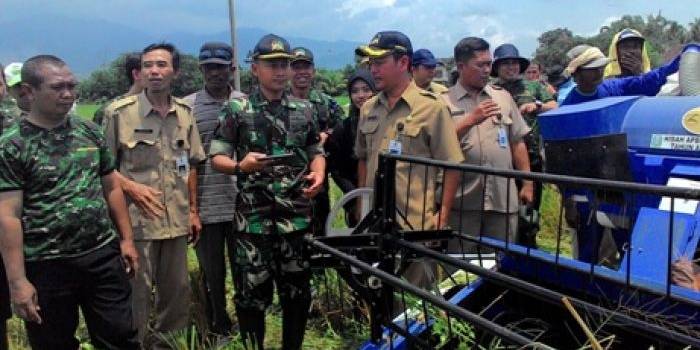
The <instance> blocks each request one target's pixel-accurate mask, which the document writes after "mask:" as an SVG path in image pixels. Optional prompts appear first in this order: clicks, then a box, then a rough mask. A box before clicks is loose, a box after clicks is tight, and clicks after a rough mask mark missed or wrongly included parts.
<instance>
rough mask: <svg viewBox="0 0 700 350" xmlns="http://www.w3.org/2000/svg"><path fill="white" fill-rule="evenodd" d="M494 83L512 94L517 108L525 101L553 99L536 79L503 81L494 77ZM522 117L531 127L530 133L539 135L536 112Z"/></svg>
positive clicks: (545, 101) (543, 101)
mask: <svg viewBox="0 0 700 350" xmlns="http://www.w3.org/2000/svg"><path fill="white" fill-rule="evenodd" d="M494 85H497V86H500V87H502V88H503V89H504V90H506V91H508V92H509V93H510V95H511V96H513V100H515V104H516V105H518V108H520V106H522V105H524V104H526V103H531V102H535V101H540V102H542V103H547V102H549V101H554V96H552V94H550V93H549V92H548V91H547V89H546V88H545V87H544V85H542V84H541V83H539V82H537V81H528V80H525V79H518V80H516V81H503V80H501V79H496V81H495V82H494ZM523 118H525V121H526V122H527V125H528V126H529V127H530V128H532V134H533V135H539V128H538V126H537V114H534V113H530V114H523Z"/></svg>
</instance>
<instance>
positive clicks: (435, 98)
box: [418, 89, 438, 100]
mask: <svg viewBox="0 0 700 350" xmlns="http://www.w3.org/2000/svg"><path fill="white" fill-rule="evenodd" d="M418 93H419V94H421V95H422V96H426V97H430V98H432V99H433V100H437V99H438V94H436V93H434V92H430V91H427V90H423V89H419V91H418Z"/></svg>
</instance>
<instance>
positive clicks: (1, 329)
mask: <svg viewBox="0 0 700 350" xmlns="http://www.w3.org/2000/svg"><path fill="white" fill-rule="evenodd" d="M6 95H7V82H6V80H5V72H4V67H3V66H2V64H0V104H3V103H4V101H5V96H6ZM0 108H1V107H0ZM10 122H11V119H10V117H9V116H8V115H6V111H5V110H3V109H0V135H1V134H2V131H3V130H4V129H5V128H7V127H8V126H9V125H10ZM10 317H12V310H11V309H10V290H9V288H8V286H7V276H6V275H5V265H3V263H2V258H0V350H7V349H8V346H9V345H8V344H7V323H6V321H7V320H8V319H9V318H10Z"/></svg>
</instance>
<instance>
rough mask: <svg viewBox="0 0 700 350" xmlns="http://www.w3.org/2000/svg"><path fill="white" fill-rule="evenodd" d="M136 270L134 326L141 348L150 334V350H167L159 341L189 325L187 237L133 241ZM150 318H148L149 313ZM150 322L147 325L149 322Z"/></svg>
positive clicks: (163, 343) (133, 281) (133, 285)
mask: <svg viewBox="0 0 700 350" xmlns="http://www.w3.org/2000/svg"><path fill="white" fill-rule="evenodd" d="M135 245H136V249H137V250H138V253H139V262H140V269H139V271H138V273H137V274H136V276H135V277H134V278H133V279H132V282H131V285H132V288H133V308H134V309H133V313H134V322H135V323H136V327H137V328H138V331H139V340H140V341H141V343H142V344H144V345H145V344H147V343H144V340H145V338H146V335H147V334H148V333H149V330H153V332H154V336H155V337H156V339H155V341H154V342H153V347H152V348H154V349H161V348H162V349H168V348H169V347H168V346H167V345H166V343H165V342H164V341H163V340H162V339H161V338H162V337H163V336H165V337H167V336H168V334H167V333H169V332H174V331H181V330H184V329H186V328H187V326H188V324H189V311H190V283H189V275H188V272H187V236H182V237H177V238H172V239H163V240H146V241H135ZM152 309H153V311H154V315H153V318H151V310H152ZM151 320H153V324H152V325H150V324H149V323H150V322H149V321H151Z"/></svg>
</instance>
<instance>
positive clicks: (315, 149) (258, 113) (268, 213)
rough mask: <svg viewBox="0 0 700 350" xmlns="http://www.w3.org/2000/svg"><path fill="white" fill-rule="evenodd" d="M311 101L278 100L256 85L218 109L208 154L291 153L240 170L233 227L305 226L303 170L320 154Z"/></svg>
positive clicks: (254, 230) (280, 229)
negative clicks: (263, 166)
mask: <svg viewBox="0 0 700 350" xmlns="http://www.w3.org/2000/svg"><path fill="white" fill-rule="evenodd" d="M318 134H319V129H318V125H317V123H316V117H315V111H314V109H313V107H312V106H311V104H310V103H309V102H308V101H305V100H299V99H296V98H294V97H291V96H288V95H287V94H285V95H284V96H283V97H282V100H281V101H279V102H278V103H271V102H269V101H267V100H266V99H265V98H264V97H263V96H262V95H261V93H260V92H259V90H258V91H255V92H253V93H252V94H251V95H250V97H249V98H247V99H245V98H244V99H232V100H230V101H229V102H228V103H227V104H226V105H224V108H223V110H222V115H221V118H220V125H219V128H218V130H217V132H216V135H215V136H214V139H213V140H212V142H211V146H210V149H209V155H210V156H214V155H217V154H223V155H227V156H232V155H233V154H234V153H235V154H236V156H237V157H238V159H239V160H240V159H243V158H244V157H245V156H246V154H248V152H260V153H264V154H269V155H278V154H285V153H291V154H293V155H294V156H293V157H292V158H288V159H285V160H282V161H280V162H278V163H276V164H275V165H273V166H271V167H269V168H267V169H265V170H263V171H260V172H254V173H249V174H239V176H238V181H237V186H238V189H239V193H238V195H237V197H236V209H237V210H236V213H235V215H234V219H233V222H234V229H235V230H236V231H237V232H245V233H251V234H275V233H279V234H284V233H290V232H300V231H305V230H308V228H309V224H310V222H311V201H310V200H308V199H306V198H304V197H303V196H302V195H301V194H302V188H304V187H306V186H307V182H306V180H305V179H304V176H305V175H307V174H308V171H309V164H310V162H311V161H312V160H313V158H314V157H316V156H318V155H321V154H323V149H322V148H321V145H320V143H319V139H318Z"/></svg>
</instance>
